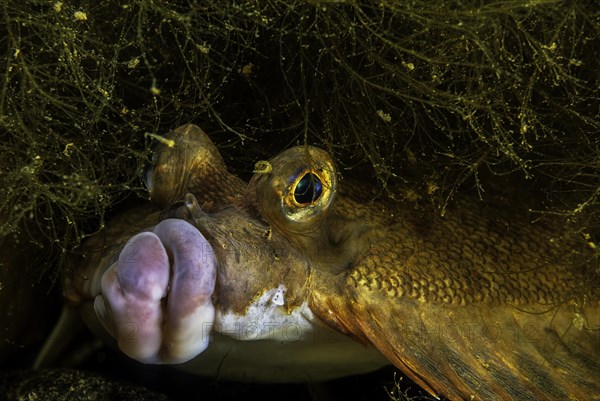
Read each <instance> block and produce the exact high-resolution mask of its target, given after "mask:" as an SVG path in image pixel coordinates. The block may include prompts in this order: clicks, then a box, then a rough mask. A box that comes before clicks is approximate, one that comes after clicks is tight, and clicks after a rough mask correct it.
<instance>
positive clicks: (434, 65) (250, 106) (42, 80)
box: [0, 0, 600, 335]
mask: <svg viewBox="0 0 600 401" xmlns="http://www.w3.org/2000/svg"><path fill="white" fill-rule="evenodd" d="M0 6H1V11H0V59H1V64H0V65H1V67H0V68H1V70H2V74H0V78H1V82H0V139H1V140H0V199H1V202H0V238H2V240H1V242H0V245H1V246H3V247H9V248H10V249H16V248H19V247H22V248H23V249H27V250H30V252H31V254H32V255H35V256H36V257H37V259H36V260H38V261H39V262H36V263H35V264H34V263H32V266H31V267H30V268H29V269H28V274H30V275H31V276H32V277H34V276H36V275H38V276H41V275H42V274H46V275H47V276H48V280H50V281H53V280H55V279H56V278H57V277H58V274H59V272H60V271H61V270H64V269H69V268H70V267H69V266H68V260H69V257H70V255H72V254H73V253H77V252H78V249H79V246H80V243H81V241H82V240H83V239H85V238H86V237H87V236H89V235H91V234H93V233H94V232H96V231H98V230H99V229H101V228H102V227H103V226H104V224H105V223H106V222H107V221H108V220H109V218H110V216H111V215H112V214H114V213H115V211H117V210H122V209H125V208H126V207H129V206H131V205H134V204H138V203H140V202H143V201H144V200H145V199H147V194H146V192H145V189H144V186H143V182H142V181H141V180H140V174H141V173H142V171H143V169H144V166H145V164H146V163H147V162H148V160H149V159H150V158H151V149H152V145H153V142H154V141H156V137H157V136H160V135H163V134H165V133H166V132H168V131H169V130H171V129H173V128H175V127H177V126H179V125H181V124H185V123H189V122H193V123H196V124H198V125H200V126H201V127H203V129H205V130H206V131H207V132H208V133H209V134H210V135H211V138H214V140H215V142H216V143H217V145H218V146H219V148H220V150H221V152H222V154H223V155H224V156H225V158H226V161H227V163H228V164H229V165H231V166H232V167H233V168H234V169H236V172H237V173H238V174H239V175H240V176H242V177H249V175H250V174H251V171H252V166H254V162H255V161H257V160H262V159H265V158H269V157H271V156H272V155H274V154H276V153H278V152H280V151H281V150H283V149H286V148H288V147H290V146H292V145H295V144H302V143H308V144H311V145H316V146H320V147H323V148H324V149H326V150H328V151H329V152H330V153H331V154H332V155H333V157H334V159H335V161H336V163H337V164H338V165H339V167H340V171H341V174H342V178H343V177H344V176H352V175H356V174H359V171H360V172H361V173H364V174H367V175H370V176H374V177H376V178H377V179H376V180H374V183H376V185H377V189H378V193H379V195H377V196H379V197H381V198H382V199H383V198H393V199H397V200H407V199H408V200H411V201H415V202H416V203H419V202H426V203H433V204H434V205H435V206H436V208H437V210H438V211H439V213H441V214H443V213H444V208H445V207H446V205H448V204H449V203H451V202H452V201H453V199H454V198H455V197H456V196H461V195H463V194H464V195H470V196H475V197H478V198H481V199H484V198H486V197H489V196H493V197H495V198H497V199H499V200H500V201H501V202H504V203H505V204H506V207H507V208H511V207H513V206H514V204H515V203H516V202H526V203H527V205H528V207H529V208H530V209H532V211H533V212H534V213H536V214H539V215H540V216H541V215H549V216H553V218H555V219H558V220H559V221H561V222H563V224H564V226H565V231H564V233H563V234H564V237H565V238H564V239H565V240H568V241H573V240H575V241H580V242H581V243H583V244H587V245H586V246H588V247H591V248H593V249H595V246H596V241H597V239H598V235H600V231H599V223H600V199H599V196H600V135H599V133H600V79H599V74H600V54H599V53H600V37H599V35H600V7H598V4H597V2H596V1H592V0H590V1H551V0H539V1H531V0H530V1H516V0H514V1H512V0H509V1H487V2H480V1H427V0H415V1H344V0H340V1H316V0H313V1H295V0H289V1H280V0H272V1H222V2H209V1H171V0H166V1H153V0H134V1H69V0H65V1H23V2H17V1H10V0H1V2H0ZM559 240H560V239H559ZM15 244H16V245H15ZM14 260H19V261H20V260H21V259H19V258H7V257H5V258H4V261H3V263H2V266H0V268H2V269H14V268H16V267H15V263H16V262H11V261H14ZM19 265H21V262H19ZM590 266H592V267H591V268H590V277H591V279H590V282H591V283H594V282H596V281H595V280H597V278H598V275H600V272H599V271H598V269H597V267H594V266H597V263H592V264H590ZM8 277H12V276H11V275H8V274H4V275H1V276H0V278H3V279H2V281H1V282H0V300H3V299H7V297H8V296H9V295H3V292H4V294H6V293H7V288H8V289H9V290H10V289H11V285H12V284H11V281H10V279H9V278H8ZM582 285H589V283H588V284H585V283H583V284H582ZM594 285H595V284H594ZM2 297H4V298H2ZM0 311H3V310H2V305H0ZM4 320H5V321H6V319H4ZM5 332H6V331H5ZM11 333H12V332H11ZM11 335H12V334H11Z"/></svg>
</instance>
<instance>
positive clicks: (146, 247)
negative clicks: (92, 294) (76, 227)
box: [94, 219, 217, 364]
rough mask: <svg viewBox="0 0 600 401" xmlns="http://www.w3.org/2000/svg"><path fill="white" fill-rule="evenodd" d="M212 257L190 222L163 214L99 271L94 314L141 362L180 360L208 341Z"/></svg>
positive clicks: (213, 270)
mask: <svg viewBox="0 0 600 401" xmlns="http://www.w3.org/2000/svg"><path fill="white" fill-rule="evenodd" d="M216 282H217V260H216V257H215V253H214V251H213V248H212V246H211V244H210V243H209V242H208V240H207V239H206V238H205V237H204V235H203V234H202V233H201V232H200V230H198V229H197V228H196V227H195V226H194V225H192V224H190V223H189V222H187V221H185V220H183V219H166V220H163V221H161V222H160V223H159V224H158V225H156V226H155V227H153V228H152V231H144V232H141V233H139V234H137V235H134V236H133V237H131V238H130V239H129V241H128V242H127V244H126V245H125V247H124V248H123V250H122V251H121V253H120V255H119V259H118V260H117V262H115V263H113V264H112V265H111V266H110V267H109V268H108V269H107V270H106V271H105V272H104V274H103V275H102V277H101V293H100V295H98V296H96V298H95V300H94V310H95V312H96V316H97V318H98V320H99V321H100V322H101V323H102V325H103V326H104V328H105V329H106V330H107V331H108V332H109V334H111V335H112V336H113V337H114V338H115V339H116V340H117V345H118V347H119V349H120V350H121V351H122V352H123V353H125V354H126V355H128V356H130V357H131V358H133V359H136V360H138V361H140V362H143V363H160V364H172V363H183V362H186V361H188V360H190V359H192V358H194V357H196V356H197V355H198V354H200V353H202V352H203V351H204V350H205V349H206V348H207V347H208V344H209V339H210V334H211V331H212V327H213V324H214V320H215V306H214V302H215V299H214V297H213V295H214V294H215V288H216Z"/></svg>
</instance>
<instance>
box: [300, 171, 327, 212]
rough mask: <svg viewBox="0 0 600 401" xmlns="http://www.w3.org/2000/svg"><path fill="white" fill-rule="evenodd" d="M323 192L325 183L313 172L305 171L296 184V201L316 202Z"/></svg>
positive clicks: (309, 203)
mask: <svg viewBox="0 0 600 401" xmlns="http://www.w3.org/2000/svg"><path fill="white" fill-rule="evenodd" d="M322 194H323V183H322V182H321V180H320V179H319V177H318V176H317V175H316V174H314V173H311V172H308V173H305V174H304V175H303V176H302V177H301V178H300V179H299V180H298V181H296V184H295V186H294V201H295V202H296V203H297V204H298V205H300V206H305V205H312V204H315V203H316V202H317V201H318V200H319V198H320V197H321V195H322Z"/></svg>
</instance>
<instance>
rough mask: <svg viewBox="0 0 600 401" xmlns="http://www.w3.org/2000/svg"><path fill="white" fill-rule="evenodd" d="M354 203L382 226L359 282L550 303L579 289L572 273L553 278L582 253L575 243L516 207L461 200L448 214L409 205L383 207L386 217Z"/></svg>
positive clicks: (409, 292)
mask: <svg viewBox="0 0 600 401" xmlns="http://www.w3.org/2000/svg"><path fill="white" fill-rule="evenodd" d="M344 203H345V202H344ZM352 203H353V202H352ZM347 206H350V205H347ZM347 206H346V207H347ZM353 206H354V210H355V212H356V213H357V215H361V218H362V219H365V220H367V221H374V222H376V224H381V225H383V226H384V230H383V232H382V233H380V234H379V235H378V236H377V237H376V238H375V239H373V240H372V243H371V247H370V250H369V252H368V253H367V255H366V257H365V258H364V259H363V260H362V261H361V262H360V265H359V266H358V267H356V268H355V269H353V270H352V271H351V272H350V273H349V275H348V281H349V284H352V285H354V286H357V287H358V286H360V287H366V288H367V289H369V290H372V291H381V292H382V293H384V294H385V295H387V296H388V297H411V298H414V299H418V300H419V301H422V302H427V303H434V304H442V303H443V304H455V305H465V304H471V303H480V302H483V303H510V304H514V305H527V304H533V303H535V304H541V305H548V306H552V305H556V304H558V303H560V302H562V301H564V300H565V299H568V298H570V297H573V296H574V295H575V289H576V288H578V287H577V285H576V284H577V282H576V279H575V277H573V276H571V275H569V274H568V273H567V274H565V273H563V272H561V274H560V275H561V276H563V277H567V278H566V279H565V280H563V281H560V282H556V281H555V280H553V279H552V278H551V277H552V275H555V274H557V272H558V271H559V269H561V268H564V266H566V265H567V260H569V259H570V258H574V257H576V256H577V253H576V252H575V251H574V249H571V248H568V249H567V248H565V247H562V248H559V247H558V246H556V245H555V242H554V241H553V239H552V236H551V235H552V233H555V232H553V231H549V230H548V228H547V227H546V226H545V225H544V224H542V223H535V224H533V223H529V222H528V220H527V219H526V217H525V216H517V217H515V216H512V217H511V216H510V213H514V211H508V212H501V211H499V210H496V209H494V208H493V207H490V206H486V205H483V204H480V205H473V204H470V203H468V204H467V203H461V202H458V204H457V205H456V206H455V207H454V208H453V209H449V210H448V211H447V213H446V215H445V216H444V217H441V216H439V214H436V213H434V212H427V211H423V210H421V211H415V209H414V208H412V207H409V208H407V207H405V208H403V209H402V208H395V209H389V210H383V211H382V212H384V213H387V215H388V216H389V219H388V220H387V222H386V220H385V219H382V218H378V216H373V215H372V212H369V210H374V209H369V208H368V207H360V206H359V205H357V204H354V205H353ZM365 206H366V205H365ZM477 209H479V210H477ZM364 213H369V214H368V215H364ZM482 216H484V217H483V218H482ZM391 221H393V222H394V223H390V224H386V223H388V222H391ZM509 221H510V222H511V223H513V224H512V225H510V226H509V225H508V223H507V222H509ZM515 222H516V224H515ZM555 234H556V233H555Z"/></svg>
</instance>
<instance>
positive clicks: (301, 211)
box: [250, 146, 336, 238]
mask: <svg viewBox="0 0 600 401" xmlns="http://www.w3.org/2000/svg"><path fill="white" fill-rule="evenodd" d="M267 163H268V165H269V169H267V171H262V170H260V171H257V173H256V175H255V176H254V177H253V178H252V180H251V182H250V188H252V190H253V191H255V192H254V195H255V200H256V204H257V206H258V209H259V211H260V213H261V214H262V215H263V217H264V218H265V219H266V220H267V221H268V222H269V223H271V224H272V225H273V226H274V227H276V228H277V229H278V230H279V231H280V232H282V233H284V234H286V235H287V236H288V237H290V238H293V237H296V236H298V238H300V237H302V238H308V237H307V235H309V234H308V233H311V232H314V231H315V230H318V228H319V227H320V226H321V225H322V224H323V223H324V221H325V219H326V218H327V215H328V214H329V212H330V209H331V205H332V203H333V198H334V195H335V188H336V172H335V166H334V164H333V160H331V157H330V156H329V154H328V153H327V152H325V151H324V150H322V149H319V148H316V147H313V146H297V147H295V148H291V149H288V150H286V151H284V152H282V153H280V154H279V155H277V156H275V157H274V158H272V159H271V160H269V161H268V162H267Z"/></svg>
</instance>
